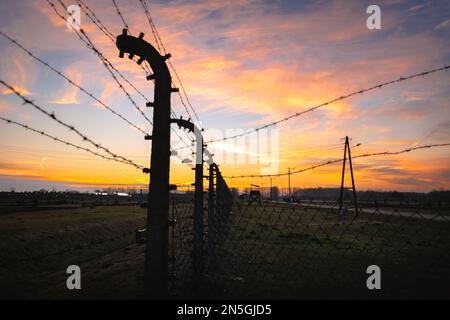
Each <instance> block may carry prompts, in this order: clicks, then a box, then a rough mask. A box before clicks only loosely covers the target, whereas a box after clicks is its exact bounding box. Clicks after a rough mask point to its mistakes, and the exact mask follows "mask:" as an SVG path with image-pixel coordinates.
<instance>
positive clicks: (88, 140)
mask: <svg viewBox="0 0 450 320" xmlns="http://www.w3.org/2000/svg"><path fill="white" fill-rule="evenodd" d="M0 84H1V85H3V86H4V87H6V88H8V89H9V90H10V91H11V92H12V93H14V94H15V95H16V96H18V97H19V98H21V99H22V101H23V103H24V104H28V105H30V106H32V107H33V108H35V109H36V110H38V111H40V112H41V113H43V114H45V115H46V116H48V117H49V118H51V119H53V120H54V121H56V122H57V123H59V124H60V125H62V126H64V127H66V128H67V129H69V130H70V131H72V132H74V133H75V134H77V135H78V136H80V137H81V138H82V139H83V141H86V142H88V143H90V144H92V145H93V146H94V147H96V148H98V149H101V150H103V151H105V152H106V153H108V154H109V155H111V156H112V157H113V158H118V159H122V160H123V161H125V162H128V163H129V164H131V165H133V166H135V167H136V168H140V166H138V165H137V164H135V163H134V162H133V161H131V160H129V159H127V158H125V157H123V156H120V155H117V154H115V153H113V152H111V151H110V150H109V149H108V148H105V147H103V146H102V145H100V144H98V143H96V142H94V141H93V140H92V139H90V138H89V137H88V136H86V135H85V134H83V133H82V132H81V131H79V130H78V129H77V128H75V127H74V126H73V125H70V124H68V123H66V122H64V121H62V120H60V119H59V118H58V117H57V116H56V115H55V114H54V113H50V112H48V111H47V110H45V109H44V108H42V107H40V106H38V105H37V104H36V103H34V102H33V101H32V100H30V99H28V98H26V97H24V96H23V95H22V94H21V93H20V92H19V91H17V89H16V88H14V87H13V86H11V85H9V84H8V83H6V82H5V81H3V80H1V79H0Z"/></svg>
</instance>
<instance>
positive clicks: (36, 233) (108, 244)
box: [0, 205, 146, 298]
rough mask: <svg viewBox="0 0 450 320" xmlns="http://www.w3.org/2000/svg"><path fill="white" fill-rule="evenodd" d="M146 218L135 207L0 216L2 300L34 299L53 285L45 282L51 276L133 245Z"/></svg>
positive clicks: (78, 209) (81, 208) (109, 207)
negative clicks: (69, 267)
mask: <svg viewBox="0 0 450 320" xmlns="http://www.w3.org/2000/svg"><path fill="white" fill-rule="evenodd" d="M145 213H146V211H145V209H141V208H140V207H139V206H136V205H134V206H97V207H75V208H70V209H68V208H64V209H52V210H44V211H40V210H37V211H31V212H30V211H26V212H16V213H9V214H2V215H0V284H1V287H2V290H1V293H0V295H1V296H2V297H7V298H12V297H16V296H17V297H27V296H29V297H33V296H34V295H35V294H36V292H37V291H39V290H41V289H42V288H43V287H46V286H50V284H48V283H45V281H44V283H43V280H42V279H44V278H45V276H46V275H48V274H51V273H53V272H61V271H62V272H65V270H66V268H67V266H69V265H70V264H77V265H80V264H82V263H83V262H86V261H89V260H92V259H97V258H99V257H101V256H103V255H106V254H108V253H110V252H112V251H114V250H117V249H119V248H123V247H125V246H127V245H130V244H133V243H134V242H135V231H136V229H138V228H142V227H143V226H144V225H145V221H146V215H145ZM63 284H64V285H65V282H63Z"/></svg>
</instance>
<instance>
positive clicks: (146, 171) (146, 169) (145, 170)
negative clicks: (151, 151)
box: [142, 168, 150, 174]
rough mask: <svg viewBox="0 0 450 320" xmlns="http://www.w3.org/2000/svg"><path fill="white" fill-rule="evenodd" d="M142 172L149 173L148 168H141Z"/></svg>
mask: <svg viewBox="0 0 450 320" xmlns="http://www.w3.org/2000/svg"><path fill="white" fill-rule="evenodd" d="M142 172H143V173H148V174H149V173H150V168H144V169H142Z"/></svg>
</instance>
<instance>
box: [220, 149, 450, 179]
mask: <svg viewBox="0 0 450 320" xmlns="http://www.w3.org/2000/svg"><path fill="white" fill-rule="evenodd" d="M448 146H450V143H440V144H427V145H423V146H417V147H413V148H407V149H404V150H401V151H393V152H392V151H384V152H374V153H365V154H361V155H356V156H353V157H352V159H359V158H367V157H374V156H381V155H384V156H390V155H398V154H402V153H407V152H411V151H415V150H420V149H429V148H437V147H448ZM343 160H344V159H343V158H341V159H336V160H329V161H326V162H323V163H320V164H316V165H313V166H310V167H307V168H303V169H299V170H294V171H290V172H283V173H278V174H249V175H237V176H228V177H224V178H226V179H238V178H266V177H269V178H270V177H282V176H287V175H293V174H297V173H302V172H305V171H310V170H314V169H316V168H319V167H324V166H327V165H330V164H335V163H339V162H342V161H343Z"/></svg>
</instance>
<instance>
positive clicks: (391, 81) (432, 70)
mask: <svg viewBox="0 0 450 320" xmlns="http://www.w3.org/2000/svg"><path fill="white" fill-rule="evenodd" d="M449 68H450V65H445V66H443V67H440V68H435V69H431V70H428V71H424V72H420V73H416V74H413V75H410V76H406V77H400V78H398V79H395V80H390V81H386V82H383V83H379V84H377V85H374V86H372V87H369V88H366V89H362V90H358V91H354V92H351V93H349V94H347V95H343V96H340V97H338V98H335V99H332V100H329V101H326V102H324V103H321V104H319V105H317V106H314V107H311V108H308V109H306V110H304V111H301V112H297V113H294V114H292V115H290V116H287V117H285V118H282V119H280V120H277V121H274V122H271V123H268V124H266V125H263V126H260V127H257V128H254V129H250V130H247V131H246V132H244V133H240V134H236V135H233V136H229V137H223V138H219V139H211V140H209V141H206V142H205V143H214V142H219V141H225V140H229V139H235V138H238V137H243V136H246V135H249V134H251V133H253V132H258V131H259V130H262V129H266V128H269V127H273V126H276V125H278V124H280V123H282V122H286V121H288V120H290V119H293V118H297V117H299V116H302V115H304V114H306V113H309V112H311V111H314V110H316V109H319V108H321V107H325V106H327V105H330V104H332V103H335V102H338V101H341V100H345V99H347V98H350V97H352V96H355V95H359V94H363V93H365V92H368V91H372V90H375V89H379V88H382V87H384V86H387V85H391V84H394V83H398V82H402V81H406V80H410V79H414V78H418V77H422V76H426V75H429V74H432V73H435V72H439V71H444V70H447V69H449Z"/></svg>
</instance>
